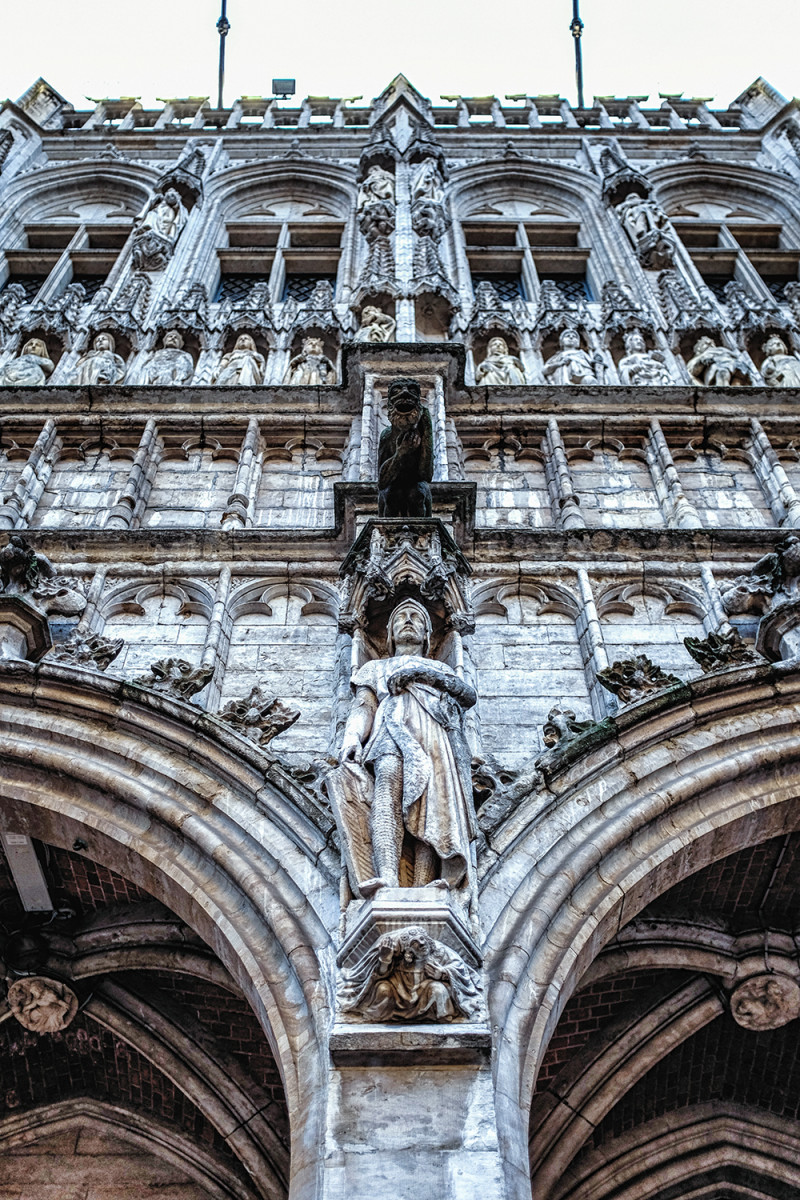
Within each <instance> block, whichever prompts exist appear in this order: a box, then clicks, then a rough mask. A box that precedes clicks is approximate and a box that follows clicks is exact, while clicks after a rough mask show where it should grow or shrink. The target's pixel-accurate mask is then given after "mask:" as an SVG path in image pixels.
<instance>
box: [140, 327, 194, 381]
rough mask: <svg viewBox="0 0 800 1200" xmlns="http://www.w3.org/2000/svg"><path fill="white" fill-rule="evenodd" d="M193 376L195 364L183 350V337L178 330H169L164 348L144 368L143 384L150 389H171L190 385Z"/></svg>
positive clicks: (164, 339) (164, 341)
mask: <svg viewBox="0 0 800 1200" xmlns="http://www.w3.org/2000/svg"><path fill="white" fill-rule="evenodd" d="M192 375H194V362H193V360H192V356H191V354H189V352H188V351H187V350H184V348H183V337H182V336H181V334H180V333H179V332H178V330H177V329H168V330H167V332H166V333H165V334H164V337H163V339H162V348H161V349H160V350H156V352H155V354H154V355H153V357H152V358H151V359H150V361H149V362H148V363H147V365H146V366H145V368H144V377H143V379H142V383H144V384H146V385H148V386H150V387H169V386H170V385H172V384H176V383H188V382H189V381H190V379H191V378H192Z"/></svg>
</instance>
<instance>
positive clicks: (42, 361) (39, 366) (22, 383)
mask: <svg viewBox="0 0 800 1200" xmlns="http://www.w3.org/2000/svg"><path fill="white" fill-rule="evenodd" d="M54 370H55V364H54V363H53V361H52V359H51V358H50V355H49V353H48V350H47V346H46V345H45V344H44V342H43V341H42V340H41V338H29V339H28V341H27V342H26V343H25V345H24V346H23V347H22V350H21V351H20V353H19V354H18V355H17V357H16V358H13V359H12V360H11V362H9V363H6V365H5V367H3V370H2V372H0V384H2V385H3V386H4V387H41V386H42V384H43V383H46V382H47V376H48V375H52V373H53V371H54Z"/></svg>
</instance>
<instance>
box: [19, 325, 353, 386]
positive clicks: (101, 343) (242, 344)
mask: <svg viewBox="0 0 800 1200" xmlns="http://www.w3.org/2000/svg"><path fill="white" fill-rule="evenodd" d="M54 370H55V364H54V363H53V360H52V359H51V358H50V354H49V351H48V349H47V346H46V345H45V343H44V342H43V341H42V340H41V338H30V339H29V340H28V341H27V342H26V343H25V345H24V346H23V347H22V350H21V351H20V353H19V354H18V356H17V357H16V358H14V359H12V360H11V361H10V362H8V363H6V365H5V367H3V368H2V370H0V384H2V385H4V386H6V387H41V386H42V384H44V383H45V382H46V381H47V378H48V376H50V375H51V374H52V373H53V371H54ZM265 370H266V360H265V358H264V355H263V354H260V353H259V351H258V349H257V347H256V344H255V342H254V341H253V339H252V337H251V336H250V334H249V333H243V334H240V335H239V337H238V338H237V339H236V342H235V344H234V347H233V349H232V350H229V351H228V353H227V354H224V355H223V356H222V358H221V359H220V361H219V363H218V364H217V366H216V367H215V368H214V370H213V372H212V374H211V378H210V380H209V382H210V383H211V384H212V385H213V386H216V387H254V386H258V385H260V384H262V383H263V382H264V374H265ZM126 371H127V368H126V365H125V360H124V359H123V358H122V356H121V355H119V354H117V353H116V343H115V341H114V337H113V335H112V334H110V333H98V334H97V336H96V337H95V338H94V340H93V342H92V346H91V349H89V350H87V351H85V353H84V354H82V355H81V357H80V358H79V359H78V361H77V363H76V364H75V367H74V370H73V371H72V373H71V375H70V378H69V379H68V380H65V382H66V383H70V384H79V385H81V384H83V385H87V386H91V387H113V386H114V385H115V384H118V383H122V381H123V379H124V378H125V375H126ZM194 371H195V364H194V359H193V358H192V356H191V354H189V352H188V350H185V349H184V342H183V337H182V336H181V334H180V333H179V332H178V330H177V329H170V330H168V331H167V332H166V333H165V334H164V337H163V344H162V347H161V349H159V350H156V351H155V353H154V354H153V355H152V357H151V358H150V359H148V361H147V362H146V363H145V364H144V366H143V367H142V368H141V370H140V371H138V372H137V378H136V379H133V380H129V381H128V382H133V383H140V384H144V385H145V386H149V387H167V386H172V385H175V384H187V383H189V382H190V381H191V379H192V376H193V375H194ZM283 382H284V383H286V384H292V385H294V386H299V387H314V386H319V385H325V386H330V385H331V384H334V383H335V382H336V367H335V366H334V364H333V362H332V361H331V359H330V358H328V357H327V355H326V354H325V350H324V346H323V343H322V339H321V338H317V337H307V338H304V339H303V344H302V350H301V352H300V353H299V354H296V355H295V356H294V357H293V358H292V359H291V360H290V362H289V365H288V367H287V369H286V373H285V375H284V378H283Z"/></svg>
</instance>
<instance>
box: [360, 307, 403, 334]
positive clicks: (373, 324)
mask: <svg viewBox="0 0 800 1200" xmlns="http://www.w3.org/2000/svg"><path fill="white" fill-rule="evenodd" d="M396 328H397V323H396V321H395V319H394V317H390V316H389V314H388V313H385V312H383V311H382V310H381V309H380V308H378V307H377V306H376V305H374V304H366V305H365V306H364V308H363V309H362V310H361V326H360V328H359V330H358V332H357V333H356V336H355V340H356V341H357V342H390V341H391V340H392V338H393V337H394V331H395V329H396Z"/></svg>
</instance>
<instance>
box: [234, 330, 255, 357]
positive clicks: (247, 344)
mask: <svg viewBox="0 0 800 1200" xmlns="http://www.w3.org/2000/svg"><path fill="white" fill-rule="evenodd" d="M233 348H234V350H245V351H247V353H248V354H255V353H256V344H255V342H254V341H253V339H252V338H251V337H250V334H249V333H240V334H239V336H238V337H237V339H236V345H235V346H234V347H233Z"/></svg>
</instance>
